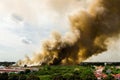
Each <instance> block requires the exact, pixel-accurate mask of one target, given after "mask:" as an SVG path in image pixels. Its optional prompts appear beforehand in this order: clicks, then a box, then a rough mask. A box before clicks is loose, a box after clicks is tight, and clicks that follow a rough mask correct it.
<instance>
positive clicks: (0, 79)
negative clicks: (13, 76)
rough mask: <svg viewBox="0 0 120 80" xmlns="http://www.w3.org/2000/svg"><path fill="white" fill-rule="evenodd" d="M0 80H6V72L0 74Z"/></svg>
mask: <svg viewBox="0 0 120 80" xmlns="http://www.w3.org/2000/svg"><path fill="white" fill-rule="evenodd" d="M0 80H8V73H2V74H0Z"/></svg>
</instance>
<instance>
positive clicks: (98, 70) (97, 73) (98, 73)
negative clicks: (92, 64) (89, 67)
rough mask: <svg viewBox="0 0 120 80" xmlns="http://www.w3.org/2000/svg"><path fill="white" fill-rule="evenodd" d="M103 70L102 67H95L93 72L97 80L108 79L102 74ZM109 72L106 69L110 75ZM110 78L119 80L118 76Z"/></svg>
mask: <svg viewBox="0 0 120 80" xmlns="http://www.w3.org/2000/svg"><path fill="white" fill-rule="evenodd" d="M104 68H105V67H104V66H96V70H95V72H94V74H95V76H96V77H97V79H98V80H102V79H105V78H107V77H108V75H107V74H105V73H103V70H104ZM110 72H111V70H110V69H108V70H107V73H110ZM112 76H113V77H114V78H115V79H117V80H120V74H112Z"/></svg>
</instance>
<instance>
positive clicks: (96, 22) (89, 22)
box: [29, 0, 120, 65]
mask: <svg viewBox="0 0 120 80" xmlns="http://www.w3.org/2000/svg"><path fill="white" fill-rule="evenodd" d="M119 4H120V0H93V2H92V4H91V5H90V6H89V8H88V10H87V11H80V12H78V13H77V14H75V15H73V16H71V17H70V22H71V31H70V32H68V33H67V34H66V35H65V36H63V37H62V36H61V35H60V34H59V33H57V32H55V33H53V39H51V40H48V41H46V42H45V43H44V44H43V53H41V54H40V55H41V56H42V57H39V58H38V59H39V60H38V62H42V63H45V64H54V65H57V64H78V63H80V62H81V61H83V60H85V59H87V58H89V57H91V56H92V55H95V54H99V53H101V52H103V51H106V50H107V44H106V41H109V40H108V39H109V38H111V37H113V38H114V37H118V35H119V33H120V5H119ZM29 61H30V60H29ZM32 61H33V60H32ZM32 61H30V62H32ZM33 62H34V61H33ZM36 62H37V61H36Z"/></svg>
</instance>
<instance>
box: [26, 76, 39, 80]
mask: <svg viewBox="0 0 120 80" xmlns="http://www.w3.org/2000/svg"><path fill="white" fill-rule="evenodd" d="M26 80H40V78H39V77H38V76H35V75H30V76H29V77H28V78H27V79H26Z"/></svg>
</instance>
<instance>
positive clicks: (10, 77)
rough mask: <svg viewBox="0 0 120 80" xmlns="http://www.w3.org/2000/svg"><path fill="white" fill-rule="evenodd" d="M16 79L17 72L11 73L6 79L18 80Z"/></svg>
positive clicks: (17, 77)
mask: <svg viewBox="0 0 120 80" xmlns="http://www.w3.org/2000/svg"><path fill="white" fill-rule="evenodd" d="M18 79H19V76H18V75H17V74H13V75H10V76H9V79H8V80H18Z"/></svg>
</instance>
